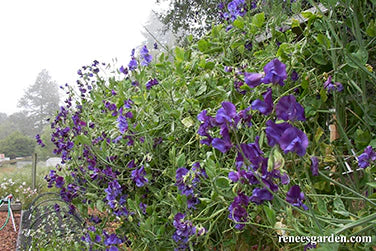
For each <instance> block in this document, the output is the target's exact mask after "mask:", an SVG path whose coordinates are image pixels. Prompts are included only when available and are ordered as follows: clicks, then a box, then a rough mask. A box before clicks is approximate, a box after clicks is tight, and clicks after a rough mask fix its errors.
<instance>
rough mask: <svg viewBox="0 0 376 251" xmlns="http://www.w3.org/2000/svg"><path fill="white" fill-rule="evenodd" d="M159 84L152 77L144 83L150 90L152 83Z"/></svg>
mask: <svg viewBox="0 0 376 251" xmlns="http://www.w3.org/2000/svg"><path fill="white" fill-rule="evenodd" d="M157 84H159V82H158V80H157V79H155V78H153V79H150V80H149V81H148V82H147V83H146V89H147V90H150V89H151V88H152V87H153V86H154V85H157Z"/></svg>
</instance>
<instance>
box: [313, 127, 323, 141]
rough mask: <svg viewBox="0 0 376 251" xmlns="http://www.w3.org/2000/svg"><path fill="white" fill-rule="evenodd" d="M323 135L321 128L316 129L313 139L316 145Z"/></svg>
mask: <svg viewBox="0 0 376 251" xmlns="http://www.w3.org/2000/svg"><path fill="white" fill-rule="evenodd" d="M323 134H324V130H323V129H322V128H321V127H318V128H317V130H316V133H315V138H314V139H315V142H316V143H319V140H320V138H321V136H322V135H323Z"/></svg>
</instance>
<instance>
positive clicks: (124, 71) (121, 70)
mask: <svg viewBox="0 0 376 251" xmlns="http://www.w3.org/2000/svg"><path fill="white" fill-rule="evenodd" d="M119 71H120V72H121V73H123V74H125V75H127V74H128V69H127V68H124V66H121V67H120V69H119Z"/></svg>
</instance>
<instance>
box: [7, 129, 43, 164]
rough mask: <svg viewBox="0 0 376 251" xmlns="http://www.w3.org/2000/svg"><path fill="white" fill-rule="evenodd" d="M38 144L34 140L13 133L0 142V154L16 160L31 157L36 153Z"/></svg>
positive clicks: (18, 133)
mask: <svg viewBox="0 0 376 251" xmlns="http://www.w3.org/2000/svg"><path fill="white" fill-rule="evenodd" d="M35 145H36V142H35V140H33V139H32V138H30V137H28V136H25V135H22V133H20V132H13V133H12V134H10V135H8V137H6V138H5V139H3V140H0V152H1V153H4V154H5V156H7V157H10V158H11V159H14V158H15V157H26V156H30V155H31V154H32V153H33V152H34V148H35Z"/></svg>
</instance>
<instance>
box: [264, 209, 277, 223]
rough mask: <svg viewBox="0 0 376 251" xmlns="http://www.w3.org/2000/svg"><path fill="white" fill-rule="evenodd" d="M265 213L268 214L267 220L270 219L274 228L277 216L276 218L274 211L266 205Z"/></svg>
mask: <svg viewBox="0 0 376 251" xmlns="http://www.w3.org/2000/svg"><path fill="white" fill-rule="evenodd" d="M264 212H265V214H266V218H268V221H269V223H270V225H271V226H274V225H275V223H276V216H275V211H274V209H273V208H269V207H268V206H266V205H264Z"/></svg>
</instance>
